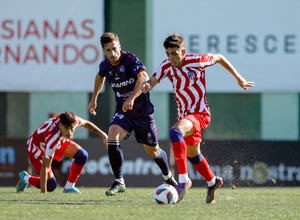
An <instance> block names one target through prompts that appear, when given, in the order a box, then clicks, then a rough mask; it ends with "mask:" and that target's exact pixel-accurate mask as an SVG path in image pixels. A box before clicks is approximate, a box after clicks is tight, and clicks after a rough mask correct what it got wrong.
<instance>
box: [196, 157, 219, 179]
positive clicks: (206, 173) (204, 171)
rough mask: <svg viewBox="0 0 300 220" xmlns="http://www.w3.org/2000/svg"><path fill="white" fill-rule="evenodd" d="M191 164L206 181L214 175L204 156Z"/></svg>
mask: <svg viewBox="0 0 300 220" xmlns="http://www.w3.org/2000/svg"><path fill="white" fill-rule="evenodd" d="M193 165H194V167H195V169H196V170H197V171H198V172H199V173H200V174H201V175H202V176H203V177H204V179H205V181H206V182H209V181H211V180H212V179H213V178H214V176H215V175H214V174H213V172H212V171H211V169H210V168H209V165H208V163H207V160H206V159H205V157H204V156H202V159H201V161H200V162H199V163H197V164H193Z"/></svg>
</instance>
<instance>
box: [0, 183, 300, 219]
mask: <svg viewBox="0 0 300 220" xmlns="http://www.w3.org/2000/svg"><path fill="white" fill-rule="evenodd" d="M80 190H81V192H82V194H65V193H62V188H58V189H56V190H55V191H54V192H52V193H48V194H41V193H40V191H39V190H37V189H34V188H27V189H26V190H25V191H24V192H23V193H19V194H17V193H15V188H13V187H2V188H0V220H10V219H16V220H23V219H31V220H42V219H50V220H60V219H62V220H77V219H80V220H89V219H97V220H106V219H108V220H114V219H120V220H124V219H141V220H146V219H155V220H163V219H166V220H172V219H176V220H177V219H179V220H186V219H188V220H189V219H195V220H196V219H197V220H200V219H208V220H213V219H222V220H224V219H230V220H233V219H238V220H244V219H260V220H261V219H273V220H274V219H285V220H288V219H300V188H299V187H261V188H250V187H249V188H248V187H247V188H236V189H234V190H233V189H231V188H226V187H223V188H220V189H218V190H217V195H216V203H215V204H209V205H208V204H206V203H205V195H206V190H205V188H199V187H194V188H192V189H190V190H189V191H188V192H187V194H186V196H185V197H184V199H183V200H182V201H181V202H180V203H178V204H175V205H173V206H163V205H157V204H155V203H154V201H153V192H154V188H130V187H129V188H127V191H126V192H125V193H119V194H118V195H116V196H113V197H106V196H105V195H104V192H105V190H106V188H80Z"/></svg>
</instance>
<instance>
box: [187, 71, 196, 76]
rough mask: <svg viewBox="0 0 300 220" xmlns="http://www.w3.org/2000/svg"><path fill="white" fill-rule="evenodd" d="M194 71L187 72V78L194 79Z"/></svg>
mask: <svg viewBox="0 0 300 220" xmlns="http://www.w3.org/2000/svg"><path fill="white" fill-rule="evenodd" d="M194 73H195V72H194V71H192V70H190V71H189V72H188V76H189V78H194V76H193V75H194Z"/></svg>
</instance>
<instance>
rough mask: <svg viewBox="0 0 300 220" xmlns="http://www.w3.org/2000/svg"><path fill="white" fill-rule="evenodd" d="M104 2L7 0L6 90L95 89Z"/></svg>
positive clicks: (3, 22) (2, 23)
mask: <svg viewBox="0 0 300 220" xmlns="http://www.w3.org/2000/svg"><path fill="white" fill-rule="evenodd" d="M103 31H104V0H89V1H85V0H64V1H59V0H53V1H46V0H27V1H22V0H10V1H4V0H1V6H0V91H9V92H33V91H48V92H49V91H50V92H51V91H87V92H88V91H92V89H93V82H94V77H95V74H96V72H97V71H98V64H99V61H100V59H101V56H102V55H101V53H100V52H101V46H100V43H99V37H100V35H101V34H102V33H103Z"/></svg>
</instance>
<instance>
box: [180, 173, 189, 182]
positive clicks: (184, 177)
mask: <svg viewBox="0 0 300 220" xmlns="http://www.w3.org/2000/svg"><path fill="white" fill-rule="evenodd" d="M189 179H190V178H189V175H188V174H187V173H185V174H179V177H178V181H179V182H180V183H187V182H188V181H189Z"/></svg>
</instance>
